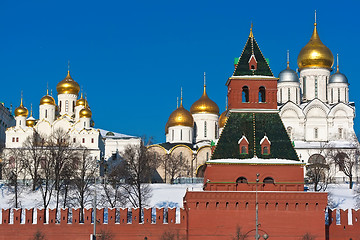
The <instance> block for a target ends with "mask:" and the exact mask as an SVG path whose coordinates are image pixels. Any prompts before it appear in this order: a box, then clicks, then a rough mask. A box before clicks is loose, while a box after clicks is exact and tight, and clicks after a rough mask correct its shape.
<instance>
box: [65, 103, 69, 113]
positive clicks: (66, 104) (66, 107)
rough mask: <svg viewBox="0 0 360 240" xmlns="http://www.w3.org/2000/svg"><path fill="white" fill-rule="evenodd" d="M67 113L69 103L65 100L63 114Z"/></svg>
mask: <svg viewBox="0 0 360 240" xmlns="http://www.w3.org/2000/svg"><path fill="white" fill-rule="evenodd" d="M68 111H69V101H68V100H66V101H65V112H68Z"/></svg>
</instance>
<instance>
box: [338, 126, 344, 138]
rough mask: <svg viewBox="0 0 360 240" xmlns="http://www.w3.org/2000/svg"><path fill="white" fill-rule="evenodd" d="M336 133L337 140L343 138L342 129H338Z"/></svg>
mask: <svg viewBox="0 0 360 240" xmlns="http://www.w3.org/2000/svg"><path fill="white" fill-rule="evenodd" d="M338 132H339V138H340V139H341V138H343V129H342V128H339V129H338Z"/></svg>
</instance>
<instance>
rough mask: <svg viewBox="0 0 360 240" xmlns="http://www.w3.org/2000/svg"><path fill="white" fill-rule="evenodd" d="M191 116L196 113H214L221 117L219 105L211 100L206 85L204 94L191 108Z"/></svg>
mask: <svg viewBox="0 0 360 240" xmlns="http://www.w3.org/2000/svg"><path fill="white" fill-rule="evenodd" d="M190 112H191V114H194V113H212V114H216V115H219V107H218V105H217V104H216V103H215V102H214V101H213V100H211V99H210V98H209V97H208V95H207V94H206V85H204V93H203V95H202V96H201V98H200V99H199V100H197V101H196V102H194V103H193V105H192V106H191V108H190Z"/></svg>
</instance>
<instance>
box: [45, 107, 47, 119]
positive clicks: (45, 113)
mask: <svg viewBox="0 0 360 240" xmlns="http://www.w3.org/2000/svg"><path fill="white" fill-rule="evenodd" d="M45 118H47V109H45Z"/></svg>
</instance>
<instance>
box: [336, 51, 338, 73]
mask: <svg viewBox="0 0 360 240" xmlns="http://www.w3.org/2000/svg"><path fill="white" fill-rule="evenodd" d="M336 72H339V54H338V53H337V54H336Z"/></svg>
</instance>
